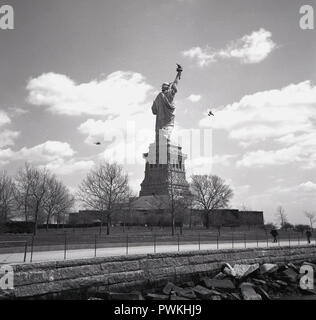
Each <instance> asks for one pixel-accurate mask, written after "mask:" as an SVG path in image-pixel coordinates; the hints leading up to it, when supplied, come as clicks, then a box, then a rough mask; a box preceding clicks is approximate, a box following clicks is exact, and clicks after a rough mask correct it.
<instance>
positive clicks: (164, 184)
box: [139, 143, 190, 196]
mask: <svg viewBox="0 0 316 320" xmlns="http://www.w3.org/2000/svg"><path fill="white" fill-rule="evenodd" d="M144 158H145V160H146V166H145V178H144V180H143V182H142V183H141V191H140V194H139V195H140V196H151V195H157V196H158V195H170V193H171V190H173V193H174V194H177V195H180V196H188V195H190V191H189V184H188V182H187V181H186V175H185V165H184V162H185V160H186V155H185V154H183V153H182V147H180V146H178V145H175V144H169V143H166V144H165V145H162V144H160V148H159V146H157V145H156V143H153V144H151V145H150V146H149V152H148V153H146V154H144Z"/></svg>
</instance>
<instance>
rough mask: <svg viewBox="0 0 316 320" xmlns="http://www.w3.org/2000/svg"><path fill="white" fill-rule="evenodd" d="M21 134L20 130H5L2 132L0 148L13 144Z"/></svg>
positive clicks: (0, 133) (0, 134)
mask: <svg viewBox="0 0 316 320" xmlns="http://www.w3.org/2000/svg"><path fill="white" fill-rule="evenodd" d="M19 135H20V132H18V131H12V130H4V131H2V132H0V148H3V147H8V146H13V145H14V144H15V141H14V140H15V139H16V138H17V137H18V136H19Z"/></svg>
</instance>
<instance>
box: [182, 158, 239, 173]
mask: <svg viewBox="0 0 316 320" xmlns="http://www.w3.org/2000/svg"><path fill="white" fill-rule="evenodd" d="M235 157H236V155H233V154H223V155H217V154H216V155H213V156H199V157H193V158H191V159H190V158H189V159H187V160H186V163H185V166H186V171H187V175H188V176H190V175H192V174H211V173H212V172H213V166H214V165H221V166H228V165H230V164H231V160H233V159H234V158H235Z"/></svg>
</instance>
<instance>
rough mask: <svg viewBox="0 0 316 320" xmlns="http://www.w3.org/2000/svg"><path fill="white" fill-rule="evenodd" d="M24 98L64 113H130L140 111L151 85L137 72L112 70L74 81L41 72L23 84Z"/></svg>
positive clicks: (31, 102) (53, 110)
mask: <svg viewBox="0 0 316 320" xmlns="http://www.w3.org/2000/svg"><path fill="white" fill-rule="evenodd" d="M27 90H28V91H29V95H28V102H29V103H30V104H32V105H36V106H43V107H47V108H48V109H49V110H50V111H51V112H52V113H57V114H66V115H83V114H88V115H105V116H112V117H113V116H118V115H120V114H129V115H131V114H134V113H136V112H142V111H143V108H144V106H143V103H144V102H145V100H146V98H147V96H148V94H149V93H150V91H151V90H152V87H151V86H150V85H149V84H147V83H146V82H145V78H144V77H143V76H142V75H141V74H139V73H133V72H123V71H116V72H113V73H111V74H110V75H108V76H107V77H106V78H105V79H101V80H93V81H91V82H88V83H80V84H77V83H76V82H75V81H74V80H72V79H70V78H69V77H67V76H65V75H62V74H56V73H45V74H42V75H41V76H39V77H37V78H34V79H31V80H30V81H29V83H28V84H27Z"/></svg>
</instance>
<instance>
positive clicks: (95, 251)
mask: <svg viewBox="0 0 316 320" xmlns="http://www.w3.org/2000/svg"><path fill="white" fill-rule="evenodd" d="M94 257H95V258H96V257H97V235H96V234H95V235H94Z"/></svg>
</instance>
